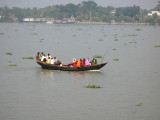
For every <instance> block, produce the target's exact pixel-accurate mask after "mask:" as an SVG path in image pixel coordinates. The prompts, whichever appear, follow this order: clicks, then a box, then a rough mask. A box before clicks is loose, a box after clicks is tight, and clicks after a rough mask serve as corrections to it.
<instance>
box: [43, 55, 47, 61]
mask: <svg viewBox="0 0 160 120" xmlns="http://www.w3.org/2000/svg"><path fill="white" fill-rule="evenodd" d="M46 61H47V56H46V55H45V54H44V56H43V62H46Z"/></svg>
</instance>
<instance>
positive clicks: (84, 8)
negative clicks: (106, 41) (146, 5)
mask: <svg viewBox="0 0 160 120" xmlns="http://www.w3.org/2000/svg"><path fill="white" fill-rule="evenodd" d="M155 9H156V10H160V2H158V5H157V6H156V7H155ZM148 12H149V11H147V10H142V9H141V8H140V7H139V6H135V5H134V6H131V7H119V8H114V7H112V6H108V7H102V6H98V5H97V4H96V3H95V2H94V1H88V2H86V1H83V2H81V3H79V4H77V5H75V4H72V3H69V4H66V5H54V6H47V7H45V8H36V7H34V8H18V7H13V8H8V7H7V6H5V7H1V8H0V22H12V21H13V20H14V19H13V18H15V20H16V21H18V22H22V21H23V18H54V19H55V20H60V19H63V18H70V17H71V16H74V17H75V18H76V20H77V21H94V22H111V21H112V20H114V21H116V22H122V21H123V22H147V20H148V21H149V20H150V19H149V18H146V16H147V13H148ZM150 21H151V20H150Z"/></svg>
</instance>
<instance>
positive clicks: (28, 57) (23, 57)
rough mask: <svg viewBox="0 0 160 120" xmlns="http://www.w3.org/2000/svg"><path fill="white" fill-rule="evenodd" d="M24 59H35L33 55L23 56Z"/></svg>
mask: <svg viewBox="0 0 160 120" xmlns="http://www.w3.org/2000/svg"><path fill="white" fill-rule="evenodd" d="M22 59H34V58H33V57H23V58H22Z"/></svg>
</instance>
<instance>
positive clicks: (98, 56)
mask: <svg viewBox="0 0 160 120" xmlns="http://www.w3.org/2000/svg"><path fill="white" fill-rule="evenodd" d="M93 58H102V55H95V56H93Z"/></svg>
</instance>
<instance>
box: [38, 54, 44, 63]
mask: <svg viewBox="0 0 160 120" xmlns="http://www.w3.org/2000/svg"><path fill="white" fill-rule="evenodd" d="M43 56H44V53H43V52H41V53H40V55H39V60H40V61H42V60H41V59H42V57H43Z"/></svg>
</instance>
